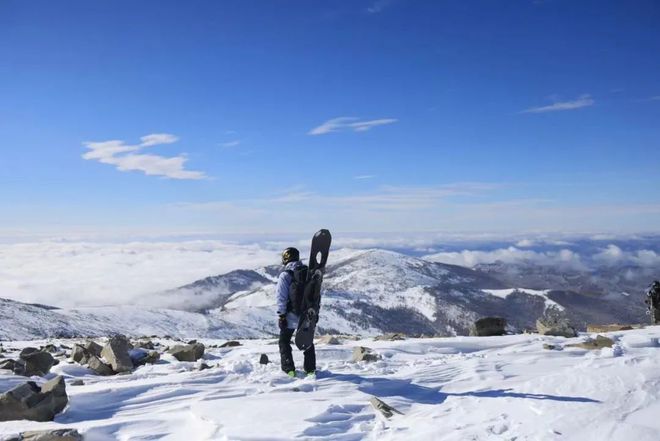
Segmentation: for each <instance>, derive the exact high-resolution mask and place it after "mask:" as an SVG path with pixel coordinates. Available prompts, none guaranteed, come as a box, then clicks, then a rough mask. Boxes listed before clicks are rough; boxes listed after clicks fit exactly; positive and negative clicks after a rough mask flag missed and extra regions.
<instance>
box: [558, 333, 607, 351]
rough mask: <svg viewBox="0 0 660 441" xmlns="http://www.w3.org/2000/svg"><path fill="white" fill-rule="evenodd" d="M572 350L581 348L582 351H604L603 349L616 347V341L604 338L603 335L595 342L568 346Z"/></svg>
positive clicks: (590, 341) (589, 341) (597, 337)
mask: <svg viewBox="0 0 660 441" xmlns="http://www.w3.org/2000/svg"><path fill="white" fill-rule="evenodd" d="M566 346H569V347H572V348H580V349H589V350H592V349H603V348H611V347H612V346H614V340H612V339H611V338H607V337H603V336H602V335H597V336H596V339H595V340H587V341H585V342H582V343H573V344H570V345H566Z"/></svg>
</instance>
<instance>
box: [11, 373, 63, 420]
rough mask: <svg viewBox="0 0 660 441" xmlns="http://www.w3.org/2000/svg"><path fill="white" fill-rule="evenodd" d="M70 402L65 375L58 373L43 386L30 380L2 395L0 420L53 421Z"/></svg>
mask: <svg viewBox="0 0 660 441" xmlns="http://www.w3.org/2000/svg"><path fill="white" fill-rule="evenodd" d="M68 402H69V399H68V397H67V395H66V385H65V383H64V377H62V376H59V375H58V376H57V377H55V378H53V379H52V380H50V381H48V382H46V383H44V384H43V386H41V387H39V386H38V385H37V384H36V383H35V382H34V381H28V382H27V383H24V384H21V385H19V386H17V387H15V388H13V389H11V390H10V391H8V392H6V393H4V394H2V395H0V421H13V420H32V421H52V420H53V419H54V418H55V415H57V414H58V413H60V412H61V411H62V410H64V408H65V407H66V405H67V403H68Z"/></svg>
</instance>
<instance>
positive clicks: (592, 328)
mask: <svg viewBox="0 0 660 441" xmlns="http://www.w3.org/2000/svg"><path fill="white" fill-rule="evenodd" d="M635 327H636V328H641V327H643V326H640V325H619V324H616V323H614V324H611V325H587V332H590V333H594V334H596V333H598V332H613V331H630V330H631V329H634V328H635Z"/></svg>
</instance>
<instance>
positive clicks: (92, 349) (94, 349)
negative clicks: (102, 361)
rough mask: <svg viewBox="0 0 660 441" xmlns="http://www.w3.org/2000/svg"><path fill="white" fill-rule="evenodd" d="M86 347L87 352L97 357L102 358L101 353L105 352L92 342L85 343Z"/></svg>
mask: <svg viewBox="0 0 660 441" xmlns="http://www.w3.org/2000/svg"><path fill="white" fill-rule="evenodd" d="M84 347H85V349H86V350H87V352H89V353H90V354H92V355H96V356H97V357H100V356H101V352H103V346H101V345H100V344H98V343H96V342H95V341H92V340H90V341H88V342H87V343H85V346H84Z"/></svg>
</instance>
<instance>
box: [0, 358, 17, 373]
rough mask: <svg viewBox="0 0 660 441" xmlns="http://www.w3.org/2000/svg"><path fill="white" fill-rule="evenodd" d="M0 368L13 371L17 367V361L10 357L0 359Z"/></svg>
mask: <svg viewBox="0 0 660 441" xmlns="http://www.w3.org/2000/svg"><path fill="white" fill-rule="evenodd" d="M0 369H8V370H10V371H13V370H14V369H16V362H15V361H14V360H12V359H10V358H9V359H7V360H4V361H0Z"/></svg>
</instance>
